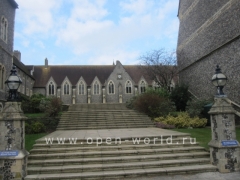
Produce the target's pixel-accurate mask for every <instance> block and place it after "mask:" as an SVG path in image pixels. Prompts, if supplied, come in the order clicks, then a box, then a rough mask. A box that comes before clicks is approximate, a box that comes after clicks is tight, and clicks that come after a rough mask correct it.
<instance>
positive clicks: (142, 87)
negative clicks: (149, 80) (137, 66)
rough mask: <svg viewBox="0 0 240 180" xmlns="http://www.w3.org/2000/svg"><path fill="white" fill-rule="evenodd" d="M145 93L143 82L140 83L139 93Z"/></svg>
mask: <svg viewBox="0 0 240 180" xmlns="http://www.w3.org/2000/svg"><path fill="white" fill-rule="evenodd" d="M145 91H146V83H145V81H141V84H140V93H145Z"/></svg>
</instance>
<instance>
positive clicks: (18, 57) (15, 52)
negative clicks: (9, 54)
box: [13, 50, 21, 61]
mask: <svg viewBox="0 0 240 180" xmlns="http://www.w3.org/2000/svg"><path fill="white" fill-rule="evenodd" d="M13 55H14V56H15V57H16V58H17V59H18V60H19V61H21V52H20V51H18V50H14V51H13Z"/></svg>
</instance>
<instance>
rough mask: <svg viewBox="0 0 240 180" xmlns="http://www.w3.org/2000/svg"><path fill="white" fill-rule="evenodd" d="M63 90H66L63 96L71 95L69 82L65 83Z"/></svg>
mask: <svg viewBox="0 0 240 180" xmlns="http://www.w3.org/2000/svg"><path fill="white" fill-rule="evenodd" d="M63 88H64V90H63V94H64V95H68V94H70V86H69V83H68V82H65V83H64V86H63Z"/></svg>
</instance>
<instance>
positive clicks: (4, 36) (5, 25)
mask: <svg viewBox="0 0 240 180" xmlns="http://www.w3.org/2000/svg"><path fill="white" fill-rule="evenodd" d="M7 33H8V22H7V19H6V18H4V17H2V19H1V39H2V40H3V41H5V42H7Z"/></svg>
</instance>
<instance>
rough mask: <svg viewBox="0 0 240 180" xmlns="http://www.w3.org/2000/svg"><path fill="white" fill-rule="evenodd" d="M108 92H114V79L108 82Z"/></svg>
mask: <svg viewBox="0 0 240 180" xmlns="http://www.w3.org/2000/svg"><path fill="white" fill-rule="evenodd" d="M108 93H109V94H114V84H113V82H112V81H110V82H109V83H108Z"/></svg>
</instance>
